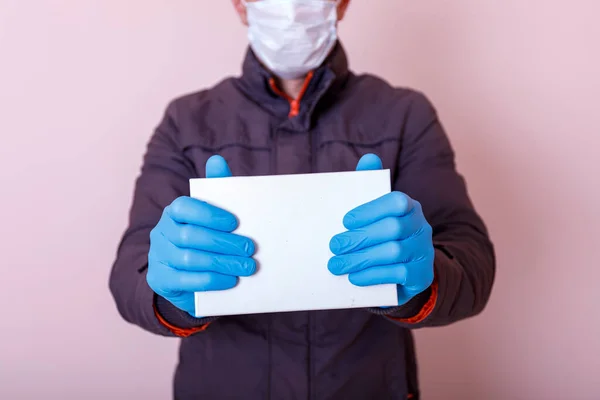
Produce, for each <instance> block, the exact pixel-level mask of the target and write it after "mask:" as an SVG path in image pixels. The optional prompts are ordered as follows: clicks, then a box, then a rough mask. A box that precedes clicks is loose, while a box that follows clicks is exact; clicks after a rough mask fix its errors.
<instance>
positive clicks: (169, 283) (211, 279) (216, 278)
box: [147, 265, 238, 311]
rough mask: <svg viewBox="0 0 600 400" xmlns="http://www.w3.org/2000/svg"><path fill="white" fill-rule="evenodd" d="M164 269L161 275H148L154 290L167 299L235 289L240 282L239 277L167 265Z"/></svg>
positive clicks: (149, 282)
mask: <svg viewBox="0 0 600 400" xmlns="http://www.w3.org/2000/svg"><path fill="white" fill-rule="evenodd" d="M163 268H164V270H163V271H161V272H160V273H154V274H148V276H147V280H148V284H149V286H150V287H151V288H152V290H154V292H156V294H158V295H159V296H162V297H164V298H166V299H172V298H174V297H179V296H181V295H182V294H183V293H193V292H208V291H217V290H227V289H231V288H233V287H235V285H237V282H238V277H237V276H231V275H223V274H218V273H215V272H193V271H181V270H177V269H173V268H169V267H168V266H166V265H163ZM158 277H160V278H158ZM155 281H157V282H155ZM192 311H193V309H192Z"/></svg>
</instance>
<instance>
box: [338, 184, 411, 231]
mask: <svg viewBox="0 0 600 400" xmlns="http://www.w3.org/2000/svg"><path fill="white" fill-rule="evenodd" d="M416 204H418V202H417V201H415V200H413V199H411V198H410V197H409V196H407V195H405V194H404V193H401V192H391V193H388V194H386V195H384V196H382V197H380V198H378V199H375V200H373V201H370V202H368V203H365V204H363V205H361V206H358V207H356V208H355V209H353V210H351V211H350V212H349V213H347V214H346V215H345V216H344V226H345V227H346V229H358V228H362V227H364V226H367V225H370V224H372V223H374V222H377V221H379V220H382V219H384V218H387V217H403V216H405V215H407V214H409V213H411V212H413V209H414V207H415V205H416Z"/></svg>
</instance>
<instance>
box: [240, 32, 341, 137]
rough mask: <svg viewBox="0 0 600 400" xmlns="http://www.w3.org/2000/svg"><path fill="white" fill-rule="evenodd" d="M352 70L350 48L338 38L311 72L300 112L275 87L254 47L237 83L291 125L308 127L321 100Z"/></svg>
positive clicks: (295, 127) (247, 57)
mask: <svg viewBox="0 0 600 400" xmlns="http://www.w3.org/2000/svg"><path fill="white" fill-rule="evenodd" d="M350 74H351V73H350V71H349V69H348V59H347V57H346V52H345V50H344V48H343V47H342V45H341V43H340V42H339V41H338V42H337V43H336V45H335V47H334V48H333V50H332V51H331V53H330V54H329V56H328V57H327V58H326V59H325V61H324V62H323V64H322V65H321V66H320V67H319V68H317V69H316V70H314V71H312V73H311V74H309V76H310V78H307V82H306V85H305V91H304V93H303V95H302V97H301V99H300V101H299V104H298V105H299V107H298V110H297V111H298V112H297V115H293V114H294V113H293V112H292V108H293V107H292V105H291V101H290V100H291V99H286V98H285V97H284V96H283V95H282V94H281V92H280V91H279V90H277V88H276V87H273V80H274V76H273V74H272V73H271V72H269V71H268V70H267V69H266V68H265V67H264V66H263V65H262V64H261V63H260V61H259V60H258V58H257V57H256V55H255V54H254V52H253V51H252V49H251V48H250V47H248V49H247V52H246V56H245V59H244V62H243V65H242V75H241V77H239V78H237V79H236V84H237V87H238V88H239V90H241V91H242V92H243V93H244V94H245V95H246V96H247V97H249V98H250V99H251V100H253V101H254V102H255V103H257V104H258V105H260V106H261V107H262V108H264V109H265V110H266V111H268V112H269V113H271V114H273V115H274V116H276V117H280V118H281V119H282V120H288V124H289V125H290V126H289V127H290V128H292V129H294V130H307V129H309V128H310V122H311V119H312V115H313V113H314V112H315V109H316V106H317V103H319V105H321V103H322V102H325V101H326V98H329V97H331V96H330V94H336V93H337V92H339V91H340V90H342V88H343V87H344V84H345V82H346V80H347V78H348V77H349V75H350ZM308 79H310V80H308ZM326 95H327V96H326Z"/></svg>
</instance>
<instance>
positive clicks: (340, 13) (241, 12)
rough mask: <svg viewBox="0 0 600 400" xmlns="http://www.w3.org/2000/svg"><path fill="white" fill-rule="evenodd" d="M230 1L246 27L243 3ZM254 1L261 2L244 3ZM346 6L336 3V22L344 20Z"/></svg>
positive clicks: (343, 3)
mask: <svg viewBox="0 0 600 400" xmlns="http://www.w3.org/2000/svg"><path fill="white" fill-rule="evenodd" d="M231 1H232V3H233V6H234V7H235V10H236V11H237V13H238V15H239V16H240V19H241V20H242V23H243V24H244V25H248V18H247V16H246V7H245V6H244V3H243V2H242V0H231ZM255 1H261V0H246V2H248V3H254V2H255ZM322 1H331V2H335V0H322ZM348 4H350V0H340V1H339V2H338V6H337V15H338V21H341V20H342V19H343V18H344V15H345V14H346V9H347V8H348Z"/></svg>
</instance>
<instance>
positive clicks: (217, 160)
mask: <svg viewBox="0 0 600 400" xmlns="http://www.w3.org/2000/svg"><path fill="white" fill-rule="evenodd" d="M229 176H231V169H229V165H228V164H227V161H225V159H224V158H223V157H221V156H218V155H215V156H212V157H210V158H209V159H208V161H206V177H207V178H226V177H229Z"/></svg>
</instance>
